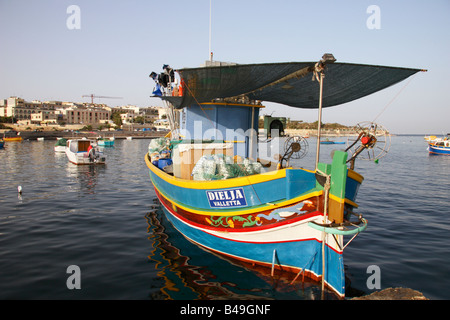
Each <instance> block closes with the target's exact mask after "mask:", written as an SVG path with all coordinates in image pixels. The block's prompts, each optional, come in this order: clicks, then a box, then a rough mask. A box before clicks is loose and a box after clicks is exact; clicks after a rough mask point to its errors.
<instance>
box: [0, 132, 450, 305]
mask: <svg viewBox="0 0 450 320" xmlns="http://www.w3.org/2000/svg"><path fill="white" fill-rule="evenodd" d="M149 142H150V140H131V141H128V140H116V143H115V147H114V148H105V154H106V155H107V156H108V159H107V161H108V163H107V164H106V165H105V166H75V165H72V164H70V163H68V161H67V159H66V156H65V154H55V152H54V151H53V146H54V143H55V141H43V142H38V141H24V142H22V143H12V142H11V143H8V144H7V145H6V148H5V149H3V150H0V299H188V300H190V299H215V298H226V299H283V300H284V299H286V300H287V299H301V300H310V299H318V298H320V285H317V286H316V285H312V286H310V285H309V284H308V283H306V284H305V285H304V286H301V285H295V286H291V287H289V286H286V285H285V284H286V282H283V280H282V279H275V280H274V279H270V278H268V277H266V276H264V275H262V274H259V273H258V272H256V271H254V270H253V271H252V270H248V269H245V268H243V267H242V266H238V265H234V264H231V263H230V262H228V261H224V260H222V259H220V258H218V257H216V256H214V255H212V254H209V253H206V252H205V251H203V250H202V249H200V248H198V247H197V246H195V245H193V244H191V243H190V242H188V241H187V240H185V239H184V238H183V237H182V236H181V235H180V234H179V233H178V232H177V231H175V230H174V229H173V228H172V226H171V225H170V224H169V223H168V222H167V220H166V219H165V217H164V216H163V215H162V214H161V212H160V210H155V203H156V202H155V200H156V199H155V194H154V191H153V188H152V185H151V182H150V179H149V176H148V172H147V169H146V165H145V163H144V155H145V153H146V151H147V146H148V144H149ZM309 144H310V150H309V154H308V156H307V157H306V158H304V159H302V160H299V161H298V164H300V165H302V166H303V165H305V167H309V165H310V164H311V163H313V159H314V156H315V144H314V139H309ZM339 148H342V147H340V146H339V145H322V147H321V159H323V160H328V159H329V158H330V156H329V154H330V152H331V151H332V150H333V149H339ZM356 168H357V171H358V172H359V173H361V174H362V175H363V176H364V177H365V180H364V182H363V185H362V186H361V188H360V192H359V195H358V203H359V205H360V208H359V209H358V211H359V212H360V213H362V214H363V215H364V217H366V218H367V219H368V221H369V226H368V228H367V230H366V231H365V232H364V233H362V234H360V235H359V236H358V237H357V238H356V239H355V240H354V241H353V242H352V243H351V244H350V245H349V246H348V247H347V248H346V249H345V251H344V263H345V265H346V267H347V274H348V277H349V279H350V280H351V287H352V288H353V289H354V290H355V292H359V294H360V293H371V292H373V291H374V290H372V289H369V288H368V287H367V279H368V277H369V276H370V275H371V274H372V273H368V267H369V266H371V265H376V266H378V267H379V268H380V269H379V270H380V284H381V289H384V288H388V287H407V288H412V289H415V290H418V291H421V292H422V293H423V294H424V295H425V296H426V297H428V298H430V299H450V289H449V288H450V280H449V276H450V263H449V262H450V241H448V239H449V234H450V209H449V206H448V197H449V195H450V191H449V190H450V157H446V156H430V155H428V153H427V151H426V144H425V142H424V141H423V136H396V137H393V138H392V146H391V148H390V152H389V154H388V155H387V156H386V157H384V158H382V159H381V160H380V162H379V163H378V164H375V163H373V162H366V161H358V162H357V165H356ZM19 185H20V186H22V188H23V193H22V196H19V195H18V192H17V186H19ZM156 208H157V207H156ZM71 265H76V266H78V267H79V268H80V274H81V277H80V279H81V282H80V284H81V289H79V290H77V289H73V290H69V289H68V287H67V284H66V282H67V280H68V278H69V277H70V276H71V273H68V272H67V268H68V267H69V266H71Z"/></svg>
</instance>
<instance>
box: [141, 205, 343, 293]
mask: <svg viewBox="0 0 450 320" xmlns="http://www.w3.org/2000/svg"><path fill="white" fill-rule="evenodd" d="M146 220H147V223H148V230H147V231H148V234H149V237H148V239H149V240H150V243H151V247H152V249H151V252H150V255H149V259H150V260H151V261H154V262H156V270H157V272H158V273H157V275H158V276H159V277H160V279H161V280H162V282H163V283H162V284H161V289H160V290H161V291H160V293H159V294H154V295H152V298H154V299H174V300H178V299H184V300H193V299H207V300H209V299H240V300H251V299H259V300H261V299H300V300H319V299H327V300H334V299H337V297H336V295H334V294H333V293H331V292H325V293H324V295H322V292H321V285H320V284H319V283H317V282H314V281H312V280H310V279H308V278H305V277H303V276H302V275H300V276H299V277H297V278H296V274H292V273H289V272H284V271H283V270H275V272H274V275H273V276H272V275H271V269H270V268H265V267H259V266H256V265H252V264H250V263H248V264H245V263H243V262H241V261H238V260H231V259H228V258H225V257H223V256H219V255H216V254H214V253H212V252H207V253H204V251H206V250H205V249H203V248H200V247H197V246H194V247H195V248H196V250H197V251H198V249H202V250H201V252H200V253H199V252H194V251H195V250H193V249H191V248H190V245H187V243H188V242H187V241H186V240H185V239H184V238H183V237H182V236H181V235H180V234H179V233H178V231H177V230H175V229H174V228H173V226H172V225H171V224H170V222H169V221H167V219H166V218H165V216H164V213H163V211H162V209H161V208H160V207H159V206H158V205H152V209H151V210H150V211H149V212H148V213H147V215H146ZM177 242H180V243H177ZM179 248H182V249H181V250H180V249H179ZM202 252H203V253H202ZM199 261H201V262H200V263H201V265H196V264H199ZM209 266H211V267H209ZM222 279H223V280H222ZM230 279H232V281H230ZM294 279H295V280H294Z"/></svg>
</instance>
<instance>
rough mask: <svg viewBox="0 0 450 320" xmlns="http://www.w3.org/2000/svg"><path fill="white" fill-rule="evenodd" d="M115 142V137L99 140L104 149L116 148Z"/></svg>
mask: <svg viewBox="0 0 450 320" xmlns="http://www.w3.org/2000/svg"><path fill="white" fill-rule="evenodd" d="M114 141H115V138H114V137H111V138H99V139H97V143H98V145H99V146H102V147H112V146H114Z"/></svg>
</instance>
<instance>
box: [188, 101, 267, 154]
mask: <svg viewBox="0 0 450 320" xmlns="http://www.w3.org/2000/svg"><path fill="white" fill-rule="evenodd" d="M261 108H264V107H263V106H262V105H258V104H236V103H233V104H232V103H202V104H200V105H198V104H197V105H192V106H190V107H185V108H183V109H182V110H181V111H180V112H181V114H180V137H181V138H182V139H183V140H195V141H208V140H209V141H223V142H224V143H225V144H226V145H223V148H224V149H227V151H226V152H227V154H229V153H230V150H228V149H229V148H230V145H231V147H232V151H231V152H232V155H233V156H241V157H243V158H251V159H256V158H257V155H258V143H257V139H258V118H259V110H260V109H261Z"/></svg>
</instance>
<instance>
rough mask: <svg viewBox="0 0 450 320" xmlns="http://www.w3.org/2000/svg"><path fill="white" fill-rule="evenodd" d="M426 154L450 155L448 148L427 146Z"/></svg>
mask: <svg viewBox="0 0 450 320" xmlns="http://www.w3.org/2000/svg"><path fill="white" fill-rule="evenodd" d="M428 152H429V153H430V154H440V155H450V147H442V146H436V145H432V144H428Z"/></svg>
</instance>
